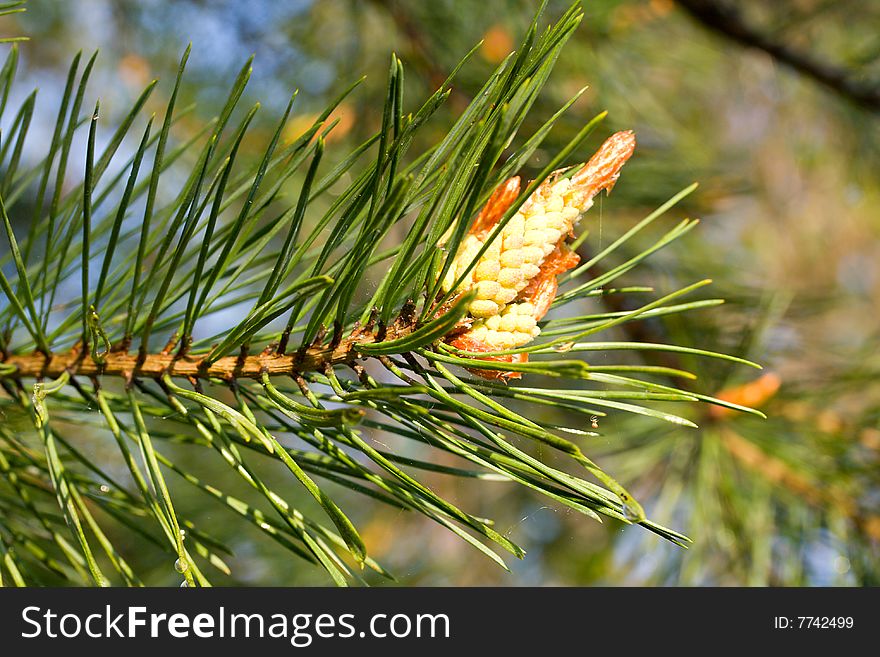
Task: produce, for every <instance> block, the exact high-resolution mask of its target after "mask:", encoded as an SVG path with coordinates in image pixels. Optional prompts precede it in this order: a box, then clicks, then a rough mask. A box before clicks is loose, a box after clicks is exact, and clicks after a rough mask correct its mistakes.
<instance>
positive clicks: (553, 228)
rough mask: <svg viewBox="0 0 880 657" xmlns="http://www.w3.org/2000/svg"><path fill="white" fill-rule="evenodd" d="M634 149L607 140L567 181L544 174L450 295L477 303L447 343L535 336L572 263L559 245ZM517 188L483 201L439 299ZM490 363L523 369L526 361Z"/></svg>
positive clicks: (505, 342) (493, 343)
mask: <svg viewBox="0 0 880 657" xmlns="http://www.w3.org/2000/svg"><path fill="white" fill-rule="evenodd" d="M634 148H635V135H634V134H633V133H632V131H626V132H618V133H615V134H614V135H612V136H611V137H609V138H608V140H606V141H605V143H604V144H602V146H601V147H600V148H599V150H598V151H597V152H596V154H595V155H593V157H592V158H590V161H589V162H587V163H586V164H585V165H584V166H583V167H582V168H581V169H580V171H578V172H577V173H576V174H574V176H572V177H571V178H560V177H559V173H558V172H556V173H554V174H551V176H550V177H549V178H548V179H547V180H546V181H544V182H543V183H542V184H541V185H540V186H539V187H538V188H537V189H536V190H535V192H534V193H533V194H532V195H531V196H530V197H529V198H528V199H526V201H525V202H524V203H523V204H522V206H521V207H520V209H519V210H518V211H517V213H516V214H515V215H513V217H511V218H510V221H508V222H507V225H505V226H504V228H503V229H502V230H501V232H500V234H499V235H497V236H496V237H495V239H494V240H493V241H492V242H491V243H490V244H489V247H488V248H487V249H486V252H485V253H484V254H483V255H482V256H481V257H480V259H479V260H478V261H477V262H476V265H475V266H474V267H473V268H472V269H471V270H470V272H468V273H467V275H466V276H465V277H464V279H463V280H462V282H461V283H460V284H459V285H458V287H457V288H456V289H455V292H457V293H462V292H467V291H469V290H472V289H476V292H477V298H476V300H474V301H472V302H471V303H470V305H469V306H468V321H467V328H466V329H465V330H463V331H461V332H458V333H454V334H450V336H449V337H448V338H447V341H448V342H449V344H451V345H452V346H454V347H457V348H459V349H462V350H466V351H477V352H488V351H502V350H506V349H513V348H516V347H521V346H523V345H525V344H527V343H529V342H531V341H532V340H533V339H534V338H535V337H537V336H538V334H539V333H540V329H539V328H538V325H537V323H538V321H539V320H540V319H542V318H543V317H544V315H545V314H546V313H547V311H548V310H549V309H550V305H551V304H552V303H553V299H554V298H555V297H556V291H557V282H556V276H557V275H558V274H560V273H563V272H565V271H568V270H569V269H572V268H573V267H575V266H576V265H577V264H578V262H579V261H580V258H579V257H578V256H577V254H576V253H574V252H573V251H571V249H570V248H569V247H568V244H567V243H566V239H567V238H569V237H573V236H574V233H573V231H574V227H575V226H576V225H577V223H578V221H579V220H580V217H581V215H583V214H584V213H585V212H586V211H587V210H589V209H590V207H592V205H593V197H594V196H595V195H596V194H598V193H599V192H600V191H601V190H603V189H605V190H607V191H609V192H610V191H611V188H612V187H613V186H614V183H615V182H616V181H617V178H618V176H619V175H620V169H621V167H623V165H624V163H625V162H626V161H627V160H628V159H629V157H630V155H632V153H633V150H634ZM519 189H520V179H519V177H515V178H511V179H510V180H508V181H507V182H505V183H503V184H502V185H501V186H499V187H498V189H496V190H495V192H494V193H493V194H492V196H491V197H490V198H489V200H488V201H487V202H486V205H485V206H484V207H483V209H482V210H481V211H480V214H479V216H478V217H477V219H476V220H475V222H474V225H473V226H472V227H471V230H470V231H469V233H468V234H467V235H466V236H465V238H464V240H462V243H461V245H460V247H459V249H458V252H457V253H456V255H455V260H454V261H453V263H452V266H451V267H450V268H449V271H448V272H447V274H446V276H445V278H444V279H443V284H442V288H443V291H444V292H449V291H450V290H451V289H452V286H453V285H454V284H455V281H457V280H458V279H459V277H461V276H462V275H463V274H464V272H465V270H466V269H467V268H468V266H469V265H471V263H473V262H474V259H475V258H476V255H477V253H478V252H479V250H480V249H481V248H482V247H483V245H484V244H485V242H486V240H487V239H488V237H489V235H490V233H491V232H492V230H493V228H494V227H495V226H496V225H497V224H498V222H499V221H500V219H501V217H502V216H503V215H504V212H505V211H506V210H507V208H508V207H510V205H511V203H513V201H514V200H515V199H516V197H517V195H518V194H519ZM491 359H492V360H498V361H503V362H510V363H512V362H525V361H527V360H528V355H527V354H515V355H508V356H495V357H491ZM474 371H475V372H476V373H477V374H479V375H480V376H483V377H486V378H492V379H497V378H504V379H506V378H519V377H520V375H519V374H518V373H515V372H499V371H489V370H474Z"/></svg>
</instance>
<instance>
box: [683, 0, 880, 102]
mask: <svg viewBox="0 0 880 657" xmlns="http://www.w3.org/2000/svg"><path fill="white" fill-rule="evenodd" d="M676 1H677V2H678V4H679V5H680V6H681V7H682V8H683V9H684V10H685V11H687V12H688V14H690V15H691V17H692V18H694V19H695V20H696V21H698V22H699V23H701V24H702V25H703V26H704V27H706V28H708V29H710V30H712V31H713V32H716V33H717V34H721V35H723V36H725V37H727V38H728V39H731V40H732V41H735V42H737V43H739V44H740V45H742V46H746V47H749V48H757V49H758V50H763V51H764V52H766V53H767V54H768V55H770V56H771V57H773V58H774V59H775V60H776V61H778V62H781V63H783V64H785V65H786V66H789V67H790V68H792V69H794V70H795V71H797V72H798V73H800V74H802V75H804V76H806V77H808V78H811V79H813V80H815V81H816V82H818V83H820V84H822V85H824V86H825V87H827V88H828V89H831V90H832V91H834V92H836V93H838V94H839V95H841V96H843V97H845V98H848V99H849V100H851V101H852V102H854V103H856V104H858V105H861V106H862V107H864V108H865V109H868V110H871V111H872V112H880V84H877V83H864V82H860V81H859V80H857V79H856V78H855V77H854V76H853V75H852V72H851V71H850V70H848V69H845V68H843V67H840V66H835V65H833V64H829V63H827V62H823V61H820V60H818V59H816V58H815V57H814V56H812V55H811V54H809V53H805V52H800V51H798V50H795V49H793V48H791V47H790V46H789V45H787V44H784V43H780V42H778V41H774V40H773V39H772V38H771V37H770V36H768V35H766V34H764V33H762V32H760V31H759V30H758V29H757V28H755V27H754V26H753V25H751V24H749V23H748V22H747V21H746V19H745V18H744V17H743V15H742V14H741V13H740V11H739V10H738V9H737V7H736V6H734V5H733V4H732V3H730V2H726V1H724V0H676Z"/></svg>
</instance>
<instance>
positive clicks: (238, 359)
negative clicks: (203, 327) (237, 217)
mask: <svg viewBox="0 0 880 657" xmlns="http://www.w3.org/2000/svg"><path fill="white" fill-rule="evenodd" d="M415 328H416V326H415V324H414V323H410V324H404V323H400V322H395V323H394V324H392V325H391V326H388V327H386V328H385V329H384V336H382V337H380V336H379V335H378V334H377V333H374V332H371V331H367V330H356V331H354V332H353V333H351V334H350V335H349V336H348V337H346V338H344V339H341V340H339V342H338V344H336V345H335V346H333V345H315V346H312V347H309V348H308V349H305V350H303V351H299V352H296V353H292V354H281V353H278V352H276V351H275V350H274V349H266V350H264V351H263V352H262V353H260V354H256V355H248V356H244V357H242V356H241V355H240V354H239V355H236V356H225V357H223V358H219V359H217V360H216V361H214V362H213V363H210V364H207V363H206V362H205V359H206V358H207V356H208V353H204V354H201V355H198V354H196V355H188V356H184V357H180V356H179V354H172V353H169V352H167V351H164V350H163V351H162V352H160V353H152V354H146V355H145V356H139V354H137V353H131V354H130V353H127V352H113V353H110V354H107V355H106V357H105V361H104V363H103V364H100V363H96V362H95V361H94V360H92V359H91V358H88V357H87V356H88V353H87V352H83V351H82V350H81V349H79V348H74V349H71V350H70V351H66V352H63V353H55V354H51V355H49V356H46V355H44V354H42V353H39V352H34V353H30V354H11V355H8V356H7V357H6V359H5V360H3V361H0V365H4V366H7V367H5V368H3V369H0V379H4V378H5V379H25V378H37V377H47V378H48V377H52V378H55V377H58V376H60V375H61V374H62V373H64V372H68V373H70V374H71V375H73V376H99V375H102V376H121V377H125V378H126V379H131V378H133V377H146V378H152V379H161V378H162V377H163V376H165V375H166V374H167V375H169V376H174V377H191V378H196V379H210V378H217V379H224V380H235V379H260V378H261V377H262V375H263V373H264V372H265V373H267V374H268V375H269V376H282V375H290V374H293V373H294V372H322V371H324V369H325V368H326V367H327V366H328V365H331V366H332V365H339V364H344V363H351V362H352V361H354V360H355V359H357V358H359V357H360V355H361V354H360V353H359V351H358V347H360V346H361V345H365V344H373V343H376V342H379V341H380V340H382V341H391V340H397V339H400V338H403V337H406V336H407V335H409V334H410V333H412V332H413V331H414V330H415ZM12 368H15V369H14V370H13V369H12Z"/></svg>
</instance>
